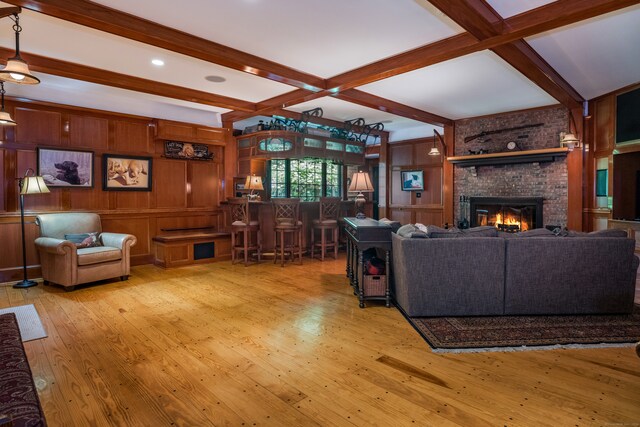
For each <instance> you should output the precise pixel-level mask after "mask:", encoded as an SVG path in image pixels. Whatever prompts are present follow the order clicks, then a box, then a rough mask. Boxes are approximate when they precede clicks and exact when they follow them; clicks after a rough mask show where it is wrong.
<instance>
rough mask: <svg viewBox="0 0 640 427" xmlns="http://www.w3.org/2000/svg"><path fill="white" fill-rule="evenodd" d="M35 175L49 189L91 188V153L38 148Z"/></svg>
mask: <svg viewBox="0 0 640 427" xmlns="http://www.w3.org/2000/svg"><path fill="white" fill-rule="evenodd" d="M37 173H38V175H40V176H42V178H43V179H44V182H45V183H46V184H47V186H49V187H73V188H76V187H77V188H93V152H91V151H78V150H61V149H59V148H44V147H38V171H37Z"/></svg>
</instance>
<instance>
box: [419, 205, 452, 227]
mask: <svg viewBox="0 0 640 427" xmlns="http://www.w3.org/2000/svg"><path fill="white" fill-rule="evenodd" d="M415 218H416V222H418V223H421V224H424V225H429V224H433V225H437V226H439V227H441V226H442V225H443V224H444V223H445V221H444V217H443V214H442V209H437V210H425V209H418V210H416V211H415Z"/></svg>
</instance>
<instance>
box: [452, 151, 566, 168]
mask: <svg viewBox="0 0 640 427" xmlns="http://www.w3.org/2000/svg"><path fill="white" fill-rule="evenodd" d="M568 152H569V149H568V148H567V147H561V148H545V149H541V150H526V151H515V152H513V151H508V152H500V153H490V154H471V155H467V156H454V157H447V160H448V161H449V162H450V163H453V164H456V165H459V166H462V167H468V166H489V165H507V164H515V163H533V162H552V161H554V160H555V159H556V157H563V156H566V155H567V153H568Z"/></svg>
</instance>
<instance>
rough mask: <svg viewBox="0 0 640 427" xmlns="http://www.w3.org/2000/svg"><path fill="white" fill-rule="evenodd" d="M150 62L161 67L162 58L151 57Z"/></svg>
mask: <svg viewBox="0 0 640 427" xmlns="http://www.w3.org/2000/svg"><path fill="white" fill-rule="evenodd" d="M151 63H152V64H153V65H155V66H156V67H162V66H163V65H164V61H163V60H162V59H157V58H156V59H152V60H151Z"/></svg>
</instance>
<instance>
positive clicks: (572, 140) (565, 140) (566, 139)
mask: <svg viewBox="0 0 640 427" xmlns="http://www.w3.org/2000/svg"><path fill="white" fill-rule="evenodd" d="M569 118H570V119H571V124H572V125H573V129H574V130H575V131H577V130H578V126H576V121H575V119H574V118H573V114H571V111H569ZM560 146H561V147H567V148H568V149H569V150H570V151H571V150H573V149H574V148H580V138H579V137H578V135H577V133H576V134H574V133H571V131H569V132H560Z"/></svg>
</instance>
